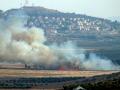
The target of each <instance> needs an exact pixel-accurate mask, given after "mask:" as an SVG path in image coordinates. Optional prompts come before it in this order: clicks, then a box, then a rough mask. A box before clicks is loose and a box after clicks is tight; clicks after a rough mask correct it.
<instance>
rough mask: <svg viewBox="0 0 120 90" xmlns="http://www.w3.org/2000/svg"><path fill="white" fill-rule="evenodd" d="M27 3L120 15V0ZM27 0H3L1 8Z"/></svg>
mask: <svg viewBox="0 0 120 90" xmlns="http://www.w3.org/2000/svg"><path fill="white" fill-rule="evenodd" d="M28 1H29V3H28V4H27V5H32V3H34V6H43V7H46V8H51V9H56V10H59V11H63V12H76V13H80V14H86V15H90V16H97V17H104V18H108V17H113V16H114V17H118V16H120V0H28ZM24 3H25V0H1V2H0V9H2V10H7V9H10V8H19V7H21V6H23V5H24Z"/></svg>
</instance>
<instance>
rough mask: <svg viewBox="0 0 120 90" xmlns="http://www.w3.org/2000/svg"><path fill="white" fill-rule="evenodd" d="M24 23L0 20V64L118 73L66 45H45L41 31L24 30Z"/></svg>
mask: <svg viewBox="0 0 120 90" xmlns="http://www.w3.org/2000/svg"><path fill="white" fill-rule="evenodd" d="M24 22H25V21H24V20H23V19H18V18H10V19H8V20H3V19H1V20H0V62H1V63H5V62H7V63H23V64H30V65H41V66H43V67H45V68H48V69H60V68H64V69H82V70H118V69H119V68H120V67H119V66H117V65H114V64H113V63H112V61H111V60H108V59H102V58H100V57H98V56H97V55H95V54H94V53H91V54H90V55H89V58H86V55H85V53H86V51H85V50H84V49H80V50H79V53H78V51H77V49H78V47H76V45H74V44H72V43H71V42H70V41H69V42H66V43H63V44H62V45H59V46H58V45H56V44H52V45H46V44H45V42H46V38H45V36H44V30H42V29H38V28H35V27H33V28H27V27H24Z"/></svg>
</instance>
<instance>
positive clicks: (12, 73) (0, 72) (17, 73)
mask: <svg viewBox="0 0 120 90" xmlns="http://www.w3.org/2000/svg"><path fill="white" fill-rule="evenodd" d="M115 72H118V71H56V70H19V69H16V70H14V69H0V77H91V76H95V75H102V74H111V73H115Z"/></svg>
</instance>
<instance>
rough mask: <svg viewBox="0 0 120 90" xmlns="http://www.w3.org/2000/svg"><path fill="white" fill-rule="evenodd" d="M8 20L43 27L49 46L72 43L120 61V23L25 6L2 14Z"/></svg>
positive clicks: (26, 25)
mask: <svg viewBox="0 0 120 90" xmlns="http://www.w3.org/2000/svg"><path fill="white" fill-rule="evenodd" d="M0 17H1V18H2V19H5V20H9V19H10V18H13V17H17V18H20V19H21V18H23V19H25V20H26V23H25V27H28V28H31V27H38V28H42V29H43V30H44V32H45V35H46V38H47V42H46V44H51V43H57V44H61V43H63V42H67V41H72V42H73V43H75V44H77V46H79V47H81V48H84V49H90V52H95V53H97V54H99V55H101V56H103V57H107V58H109V59H111V60H113V61H115V63H116V62H117V63H119V64H120V62H119V60H120V56H119V55H120V40H119V39H120V22H118V21H111V20H108V19H103V18H97V17H92V16H87V15H81V14H75V13H63V12H59V11H57V10H52V9H47V8H43V7H22V8H18V9H10V10H7V11H5V12H3V11H0Z"/></svg>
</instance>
